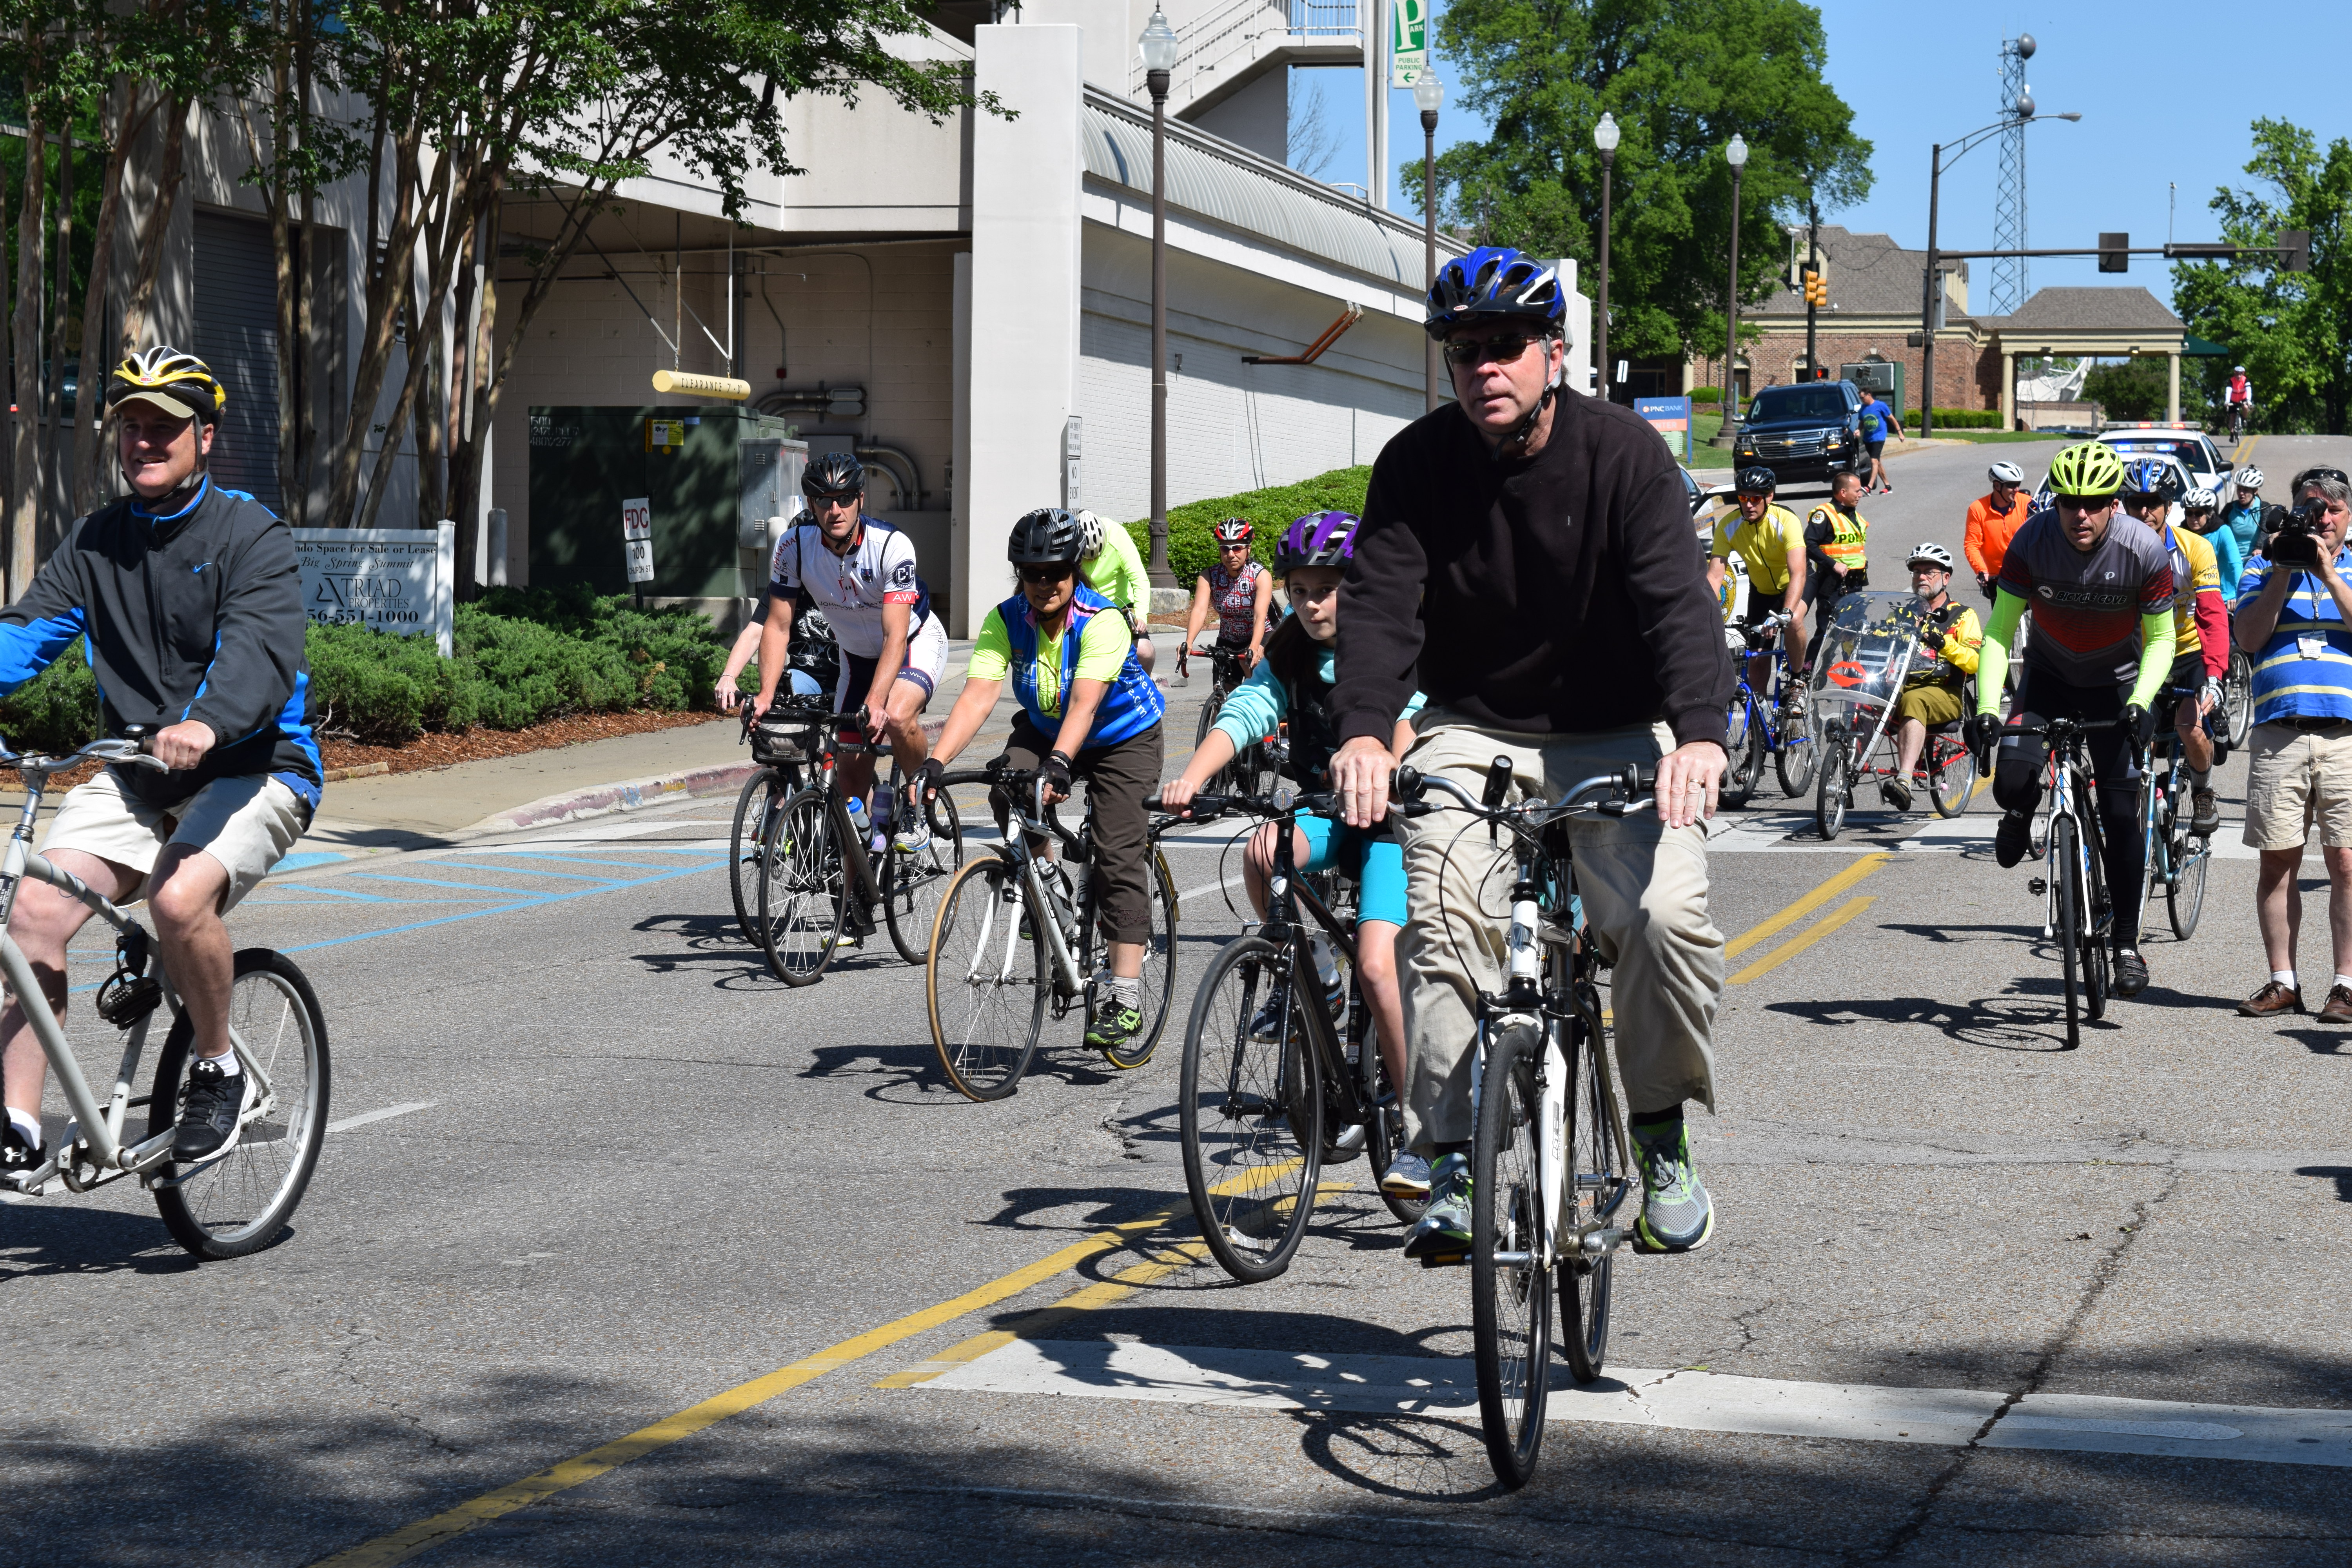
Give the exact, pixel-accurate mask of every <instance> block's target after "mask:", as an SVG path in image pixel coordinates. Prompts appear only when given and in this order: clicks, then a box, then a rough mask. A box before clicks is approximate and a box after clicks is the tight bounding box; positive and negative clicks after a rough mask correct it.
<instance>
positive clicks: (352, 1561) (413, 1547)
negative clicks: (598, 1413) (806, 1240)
mask: <svg viewBox="0 0 2352 1568" xmlns="http://www.w3.org/2000/svg"><path fill="white" fill-rule="evenodd" d="M1191 1207H1192V1205H1191V1203H1190V1201H1189V1200H1187V1201H1184V1202H1181V1203H1173V1204H1165V1205H1161V1206H1160V1207H1159V1208H1156V1209H1154V1210H1152V1211H1151V1212H1150V1214H1147V1215H1140V1216H1139V1217H1137V1218H1135V1219H1131V1220H1124V1221H1121V1222H1120V1223H1119V1224H1118V1225H1114V1226H1109V1227H1108V1228H1107V1229H1104V1230H1101V1231H1098V1232H1097V1233H1096V1234H1095V1235H1093V1236H1090V1237H1087V1239H1085V1240H1084V1241H1077V1242H1073V1243H1071V1244H1070V1245H1069V1246H1067V1247H1064V1248H1062V1249H1061V1250H1060V1251H1059V1252H1056V1253H1054V1254H1053V1255H1052V1256H1050V1257H1047V1258H1039V1259H1038V1260H1037V1261H1036V1262H1034V1263H1032V1264H1030V1265H1028V1266H1027V1267H1026V1268H1016V1269H1014V1270H1013V1272H1012V1273H1010V1274H1006V1275H1003V1277H1001V1278H999V1279H992V1280H991V1281H989V1282H988V1283H987V1284H985V1285H982V1286H980V1287H978V1288H977V1289H971V1290H967V1291H965V1292H964V1293H963V1294H962V1295H961V1296H958V1297H956V1298H954V1299H953V1300H947V1301H942V1302H940V1304H939V1305H937V1306H935V1307H927V1308H925V1309H924V1310H921V1311H919V1312H914V1313H910V1314H908V1316H906V1317H903V1318H900V1319H898V1320H897V1321H893V1322H888V1323H885V1324H883V1325H882V1326H881V1327H880V1328H877V1329H869V1330H868V1331H866V1332H865V1333H862V1334H859V1335H856V1337H855V1338H852V1339H846V1340H844V1341H842V1342H840V1343H839V1344H836V1345H833V1346H830V1347H828V1348H827V1349H824V1350H821V1351H819V1352H816V1353H815V1354H814V1355H810V1356H803V1357H802V1358H801V1359H800V1360H799V1361H796V1362H794V1363H792V1364H791V1365H790V1366H786V1367H780V1368H778V1369H777V1370H776V1371H774V1372H772V1373H768V1374H766V1375H765V1376H763V1377H756V1378H753V1379H752V1380H751V1382H749V1383H743V1384H737V1385H736V1386H735V1387H733V1388H730V1389H728V1390H726V1391H724V1392H723V1393H719V1394H713V1395H711V1396H710V1397H709V1398H708V1399H706V1400H703V1401H702V1402H701V1403H700V1404H698V1405H690V1406H688V1408H686V1409H684V1410H681V1411H679V1412H678V1413H677V1415H672V1416H669V1417H667V1419H665V1420H661V1421H656V1422H655V1423H654V1424H653V1425H652V1426H645V1427H641V1428H639V1429H638V1430H636V1431H635V1432H632V1433H630V1434H629V1435H628V1436H625V1437H622V1438H618V1439H616V1440H614V1441H613V1442H610V1443H606V1444H604V1446H603V1447H596V1448H591V1449H590V1450H588V1452H586V1453H584V1454H581V1455H579V1456H577V1457H575V1458H570V1459H566V1460H564V1461H563V1462H562V1464H559V1465H553V1466H551V1467H550V1468H547V1469H544V1470H541V1471H540V1472H539V1473H538V1474H536V1475H530V1476H525V1477H524V1478H523V1479H520V1480H519V1481H515V1482H513V1483H511V1484H509V1485H507V1486H503V1487H500V1488H499V1489H496V1490H495V1491H488V1492H484V1493H483V1494H482V1495H481V1496H479V1497H478V1498H474V1499H472V1500H469V1501H467V1502H462V1503H459V1504H458V1505H457V1507H455V1508H452V1509H448V1510H444V1511H443V1512H440V1513H437V1514H435V1515H434V1516H433V1517H432V1518H430V1519H425V1520H420V1521H417V1522H416V1523H415V1524H410V1525H404V1526H403V1527H401V1528H400V1529H398V1530H395V1531H393V1532H392V1533H390V1534H389V1535H380V1536H378V1537H376V1538H375V1539H374V1540H373V1541H369V1542H362V1543H361V1544H360V1545H358V1546H354V1547H352V1548H351V1549H350V1550H349V1551H346V1552H337V1553H336V1554H335V1555H334V1556H332V1557H328V1558H325V1559H322V1560H321V1561H320V1564H319V1568H383V1565H385V1564H389V1563H405V1562H407V1561H408V1560H409V1559H410V1558H412V1557H415V1555H417V1554H418V1553H419V1552H427V1551H430V1550H431V1549H432V1548H434V1547H436V1546H438V1545H439V1544H441V1543H442V1542H445V1541H449V1540H452V1539H454V1538H456V1537H457V1536H459V1535H463V1534H464V1533H466V1532H467V1531H469V1530H473V1529H475V1528H477V1527H478V1526H480V1525H484V1524H488V1523H489V1522H490V1521H493V1520H497V1519H502V1518H504V1517H505V1516H506V1515H508V1514H509V1513H513V1512H514V1511H516V1510H519V1509H525V1508H530V1507H531V1506H533V1505H534V1504H538V1503H541V1502H545V1501H546V1500H548V1499H549V1498H551V1497H553V1496H555V1495H556V1494H557V1493H558V1492H563V1491H569V1490H570V1489H572V1488H573V1487H576V1486H578V1485H580V1484H581V1483H582V1482H583V1481H591V1480H593V1479H596V1478H597V1477H598V1476H601V1475H604V1473H605V1472H607V1471H609V1470H614V1469H617V1468H620V1467H621V1466H623V1465H625V1464H627V1463H628V1462H629V1461H630V1460H632V1459H640V1458H645V1456H646V1455H647V1454H651V1453H655V1452H656V1451H658V1450H660V1449H663V1448H666V1447H669V1446H670V1445H671V1444H673V1443H676V1442H678V1441H680V1440H681V1439H684V1438H687V1437H691V1436H694V1435H695V1434H696V1433H698V1432H699V1431H701V1430H703V1429H704V1428H705V1427H708V1426H715V1425H717V1424H718V1423H719V1422H721V1421H724V1420H726V1419H727V1418H728V1417H729V1416H730V1415H741V1414H742V1413H743V1412H744V1411H746V1410H749V1409H751V1408H752V1407H753V1406H754V1405H762V1404H765V1403H766V1402H767V1401H769V1400H771V1399H773V1398H775V1397H776V1396H777V1395H778V1394H783V1393H787V1392H789V1391H790V1390H792V1389H795V1388H798V1387H799V1386H800V1385H801V1384H804V1383H807V1382H810V1381H812V1380H813V1379H815V1378H819V1377H823V1376H824V1374H825V1373H829V1372H833V1371H835V1370H836V1369H838V1368H840V1367H844V1366H847V1365H848V1364H849V1363H852V1362H855V1361H858V1360H861V1359H862V1358H864V1357H866V1356H869V1355H871V1354H873V1353H874V1352H876V1351H878V1350H885V1349H887V1348H888V1347H889V1346H891V1345H894V1344H897V1343H898V1342H900V1341H902V1340H908V1339H912V1338H913V1337H914V1336H916V1335H917V1334H919V1333H923V1332H925V1331H929V1330H931V1329H935V1328H938V1327H940V1325H941V1324H944V1323H951V1322H953V1321H955V1320H957V1319H958V1318H961V1317H964V1316H966V1315H968V1314H970V1313H972V1312H977V1311H979V1310H982V1309H983V1308H987V1307H992V1306H994V1305H996V1304H997V1303H998V1302H1000V1301H1003V1300H1010V1299H1011V1298H1013V1297H1014V1296H1017V1295H1019V1294H1021V1292H1023V1291H1024V1290H1026V1289H1030V1288H1031V1287H1033V1286H1035V1285H1039V1284H1042V1283H1043V1282H1045V1280H1047V1279H1052V1278H1053V1277H1054V1276H1055V1275H1056V1274H1060V1273H1063V1272H1065V1271H1066V1270H1068V1269H1071V1268H1076V1267H1077V1266H1078V1265H1080V1264H1082V1263H1084V1262H1086V1261H1087V1260H1088V1259H1089V1258H1097V1257H1099V1256H1101V1255H1102V1254H1103V1253H1106V1252H1111V1251H1115V1250H1116V1249H1118V1247H1123V1246H1125V1245H1127V1244H1128V1243H1129V1242H1130V1241H1132V1240H1134V1239H1135V1238H1137V1237H1142V1236H1145V1235H1148V1234H1149V1233H1150V1232H1152V1231H1155V1230H1157V1229H1159V1228H1160V1226H1164V1225H1166V1224H1167V1223H1168V1222H1169V1221H1171V1220H1172V1219H1174V1218H1175V1217H1176V1216H1177V1215H1180V1214H1183V1213H1188V1212H1190V1210H1191ZM1147 1267H1151V1266H1147ZM1179 1267H1181V1265H1179ZM1132 1272H1133V1270H1129V1273H1132ZM1155 1278H1156V1276H1155ZM1097 1288H1098V1287H1097ZM1080 1294H1084V1292H1083V1291H1082V1292H1080Z"/></svg>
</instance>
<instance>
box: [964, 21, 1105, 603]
mask: <svg viewBox="0 0 2352 1568" xmlns="http://www.w3.org/2000/svg"><path fill="white" fill-rule="evenodd" d="M973 51H974V52H973V80H972V86H973V88H974V89H975V90H976V91H978V92H982V93H988V92H993V93H995V94H996V95H997V96H998V97H1000V98H1001V99H1003V100H1004V103H1005V106H1006V107H1007V108H1010V109H1014V110H1019V111H1020V118H1018V119H1015V120H1006V119H1003V118H1002V117H1000V116H997V115H993V114H977V113H976V114H974V115H973V116H972V117H971V127H972V131H971V137H972V147H971V306H970V315H969V317H968V320H969V321H970V328H969V331H968V332H967V334H966V338H967V340H968V343H969V349H968V353H967V356H966V362H965V363H966V371H965V376H966V380H965V392H964V395H965V398H966V400H967V401H966V408H967V410H968V412H967V415H966V417H965V428H966V431H967V435H966V437H965V444H966V448H967V450H966V453H965V455H964V462H963V465H962V466H961V468H958V470H957V472H956V505H957V510H958V511H959V512H960V513H961V521H960V524H959V525H958V526H957V527H956V528H955V531H954V535H953V537H954V541H955V543H954V552H953V554H954V559H953V561H952V563H951V566H950V573H949V580H950V584H951V585H952V586H951V592H952V593H953V595H954V606H953V615H954V622H953V624H954V626H955V627H956V629H957V630H958V631H959V632H960V633H962V634H964V635H969V634H970V633H971V632H972V631H977V630H978V629H979V626H980V623H981V620H982V617H983V616H985V615H986V614H987V612H988V609H989V607H990V606H991V605H995V604H997V603H998V602H999V601H1001V600H1003V599H1005V598H1007V597H1009V596H1010V595H1012V593H1013V568H1012V567H1011V566H1009V565H1007V564H1006V563H1005V560H1004V539H1005V535H1006V534H1007V533H1008V532H1009V531H1011V529H1012V527H1013V521H1014V520H1015V519H1016V518H1018V517H1020V515H1021V514H1022V513H1023V512H1025V511H1028V510H1031V509H1032V508H1034V507H1041V506H1052V505H1054V504H1055V502H1056V501H1057V500H1059V498H1060V496H1061V493H1062V468H1061V462H1062V426H1063V423H1064V421H1066V419H1068V417H1069V416H1071V415H1073V414H1075V413H1076V412H1077V406H1076V402H1077V371H1078V230H1079V219H1078V182H1079V180H1080V178H1081V177H1082V176H1083V174H1084V173H1085V169H1086V162H1085V156H1084V153H1082V152H1081V150H1080V145H1079V105H1080V103H1081V102H1082V101H1083V90H1084V89H1083V88H1082V86H1081V74H1080V72H1081V61H1082V59H1083V51H1084V35H1083V30H1082V29H1080V28H1077V27H1074V26H982V27H979V28H976V29H974V34H973Z"/></svg>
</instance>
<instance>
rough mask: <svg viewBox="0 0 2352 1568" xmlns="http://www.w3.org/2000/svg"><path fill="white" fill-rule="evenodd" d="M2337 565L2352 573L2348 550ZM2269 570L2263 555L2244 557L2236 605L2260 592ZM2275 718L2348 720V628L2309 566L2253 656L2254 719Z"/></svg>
mask: <svg viewBox="0 0 2352 1568" xmlns="http://www.w3.org/2000/svg"><path fill="white" fill-rule="evenodd" d="M2271 571H2272V567H2271V563H2270V561H2269V559H2268V558H2267V557H2265V556H2261V555H2257V556H2254V557H2253V558H2252V559H2251V560H2249V561H2248V562H2247V563H2246V572H2245V575H2244V576H2242V577H2241V578H2239V579H2238V598H2237V603H2238V605H2245V604H2246V603H2247V601H2249V600H2251V599H2252V597H2253V596H2254V595H2256V594H2259V593H2261V592H2262V589H2263V584H2265V583H2267V582H2269V581H2270V575H2271ZM2336 572H2337V574H2340V575H2352V550H2340V551H2338V552H2336ZM2277 719H2347V720H2352V628H2347V626H2345V624H2344V617H2343V616H2342V615H2341V614H2340V613H2338V612H2337V610H2336V601H2335V600H2334V599H2332V598H2330V597H2328V594H2327V589H2326V585H2325V584H2322V583H2321V582H2320V580H2319V579H2318V578H2317V577H2316V576H2315V575H2313V574H2311V573H2308V572H2297V573H2296V574H2295V582H2294V588H2292V589H2291V590H2289V592H2288V594H2287V596H2286V603H2285V604H2284V605H2280V606H2279V618H2278V627H2277V629H2276V630H2274V631H2273V632H2272V633H2271V636H2270V640H2269V641H2268V642H2265V643H2264V644H2263V651H2262V653H2261V654H2260V655H2259V656H2257V657H2256V658H2255V659H2254V722H2255V723H2257V724H2267V723H2270V722H2271V721H2273V720H2277Z"/></svg>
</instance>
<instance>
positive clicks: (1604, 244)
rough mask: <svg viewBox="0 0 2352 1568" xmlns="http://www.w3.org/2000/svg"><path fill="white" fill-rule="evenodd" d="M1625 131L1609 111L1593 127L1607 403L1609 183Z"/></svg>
mask: <svg viewBox="0 0 2352 1568" xmlns="http://www.w3.org/2000/svg"><path fill="white" fill-rule="evenodd" d="M1622 134H1623V133H1622V132H1620V131H1619V130H1618V129H1617V121H1616V119H1615V118H1614V117H1613V116H1612V115H1610V114H1608V113H1606V112H1605V111H1604V112H1603V113H1602V114H1601V123H1600V124H1598V125H1596V126H1594V127H1593V128H1592V144H1593V145H1594V146H1595V147H1597V148H1599V149H1600V150H1601V300H1600V307H1599V309H1600V315H1601V321H1600V326H1599V329H1598V331H1596V332H1595V334H1594V336H1595V339H1596V341H1597V342H1598V345H1599V349H1600V360H1599V368H1598V369H1597V370H1595V371H1594V372H1593V375H1592V382H1593V390H1594V391H1595V392H1597V393H1599V394H1600V395H1601V401H1602V402H1604V403H1606V402H1607V401H1609V187H1610V184H1611V183H1612V178H1613V177H1614V175H1615V174H1616V172H1617V142H1618V140H1619V138H1620V137H1621V136H1622Z"/></svg>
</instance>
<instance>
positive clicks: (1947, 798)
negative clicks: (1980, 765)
mask: <svg viewBox="0 0 2352 1568" xmlns="http://www.w3.org/2000/svg"><path fill="white" fill-rule="evenodd" d="M1976 787H1977V755H1976V753H1975V752H1971V751H1969V749H1968V747H1966V746H1964V745H1962V744H1961V743H1960V742H1958V741H1957V740H1955V739H1953V738H1952V737H1951V736H1949V735H1937V736H1935V737H1933V738H1931V739H1930V740H1929V741H1928V742H1927V798H1928V799H1929V800H1931V801H1933V802H1935V803H1936V815H1937V816H1959V815H1960V813H1962V812H1964V811H1966V810H1968V808H1969V794H1970V793H1971V792H1972V791H1974V790H1975V788H1976Z"/></svg>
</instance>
